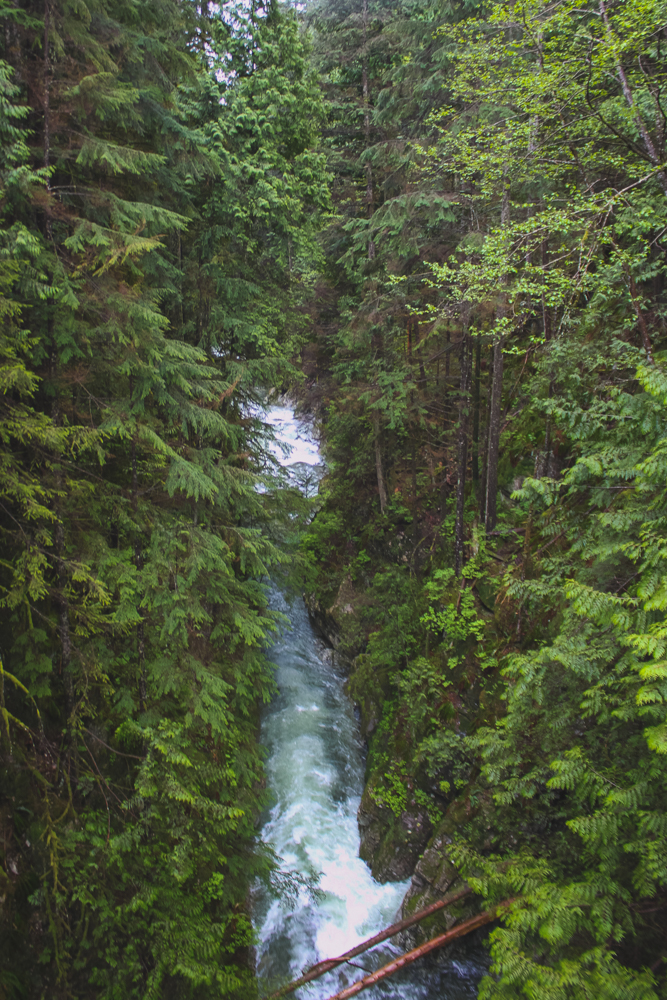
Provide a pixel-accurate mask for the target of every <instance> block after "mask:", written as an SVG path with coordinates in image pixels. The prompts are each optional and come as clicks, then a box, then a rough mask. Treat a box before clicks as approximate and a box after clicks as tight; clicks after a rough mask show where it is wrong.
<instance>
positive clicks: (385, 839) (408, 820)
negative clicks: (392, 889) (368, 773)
mask: <svg viewBox="0 0 667 1000" xmlns="http://www.w3.org/2000/svg"><path fill="white" fill-rule="evenodd" d="M357 822H358V824H359V837H360V844H359V857H360V858H362V859H363V860H364V861H365V862H366V864H367V865H368V867H369V868H370V870H371V872H372V873H373V878H374V879H376V880H377V881H378V882H402V881H403V880H404V879H406V878H409V877H410V876H411V875H412V873H413V871H414V870H415V865H416V864H417V861H418V860H419V856H420V854H421V852H422V851H423V850H424V848H425V846H426V844H427V843H428V839H429V837H430V835H431V832H432V829H433V828H432V826H431V822H430V820H429V818H428V813H427V812H426V810H425V809H422V808H420V807H419V806H418V805H417V804H416V803H414V802H409V803H408V806H407V808H406V809H405V810H404V811H403V812H402V813H401V814H400V816H395V815H394V813H393V812H392V811H391V809H388V808H386V807H384V806H379V805H378V804H377V803H376V802H375V800H374V799H373V795H372V788H371V786H370V785H366V788H365V789H364V794H363V796H362V798H361V803H360V805H359V810H358V812H357Z"/></svg>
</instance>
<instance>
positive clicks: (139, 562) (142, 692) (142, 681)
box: [130, 388, 148, 712]
mask: <svg viewBox="0 0 667 1000" xmlns="http://www.w3.org/2000/svg"><path fill="white" fill-rule="evenodd" d="M131 391H132V389H131V388H130V392H131ZM131 457H132V513H133V514H134V515H135V521H136V514H137V510H138V506H139V476H138V473H137V442H136V440H134V441H133V442H132V452H131ZM135 532H136V535H135V539H134V565H135V566H136V568H137V572H139V573H140V572H141V570H142V569H143V568H144V559H143V554H142V551H141V541H140V539H139V526H138V525H136V524H135ZM137 612H138V614H139V615H140V616H141V621H140V622H139V624H138V625H137V664H138V671H139V704H140V706H141V710H142V711H143V712H145V711H146V707H147V698H148V680H147V677H146V641H145V635H144V621H143V615H142V613H141V607H138V608H137Z"/></svg>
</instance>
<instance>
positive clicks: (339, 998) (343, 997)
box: [327, 899, 513, 1000]
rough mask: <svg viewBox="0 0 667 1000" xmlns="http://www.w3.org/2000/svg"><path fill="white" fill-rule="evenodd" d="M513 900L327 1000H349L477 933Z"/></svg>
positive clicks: (410, 953)
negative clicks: (430, 954)
mask: <svg viewBox="0 0 667 1000" xmlns="http://www.w3.org/2000/svg"><path fill="white" fill-rule="evenodd" d="M511 902H513V900H511V899H508V900H507V901H506V902H504V903H501V904H500V905H499V906H496V907H494V909H493V910H485V911H484V913H479V914H478V915H477V916H476V917H471V918H470V920H464V922H463V923H462V924H459V925H458V927H453V928H452V929H451V931H447V932H446V933H445V934H439V935H438V937H434V938H431V940H430V941H427V942H426V944H422V945H420V946H419V948H413V949H412V951H408V952H406V953H405V954H404V955H399V957H398V958H395V959H394V961H393V962H389V963H388V964H387V965H383V966H382V968H381V969H378V970H377V971H376V972H371V974H370V975H368V976H365V977H364V978H363V979H358V980H357V982H356V983H352V985H351V986H346V987H345V989H344V990H341V991H340V993H334V994H332V995H331V996H330V997H327V1000H347V998H348V997H353V996H355V995H356V994H357V993H361V991H362V990H367V989H368V987H369V986H374V985H375V983H378V982H380V980H381V979H386V977H387V976H393V974H394V973H395V972H398V971H399V969H403V968H404V967H405V966H406V965H410V963H411V962H415V961H416V960H417V959H418V958H422V956H423V955H428V953H429V952H430V951H434V950H435V949H436V948H442V946H443V945H445V944H449V942H450V941H453V940H454V939H455V938H458V937H463V936H464V935H465V934H470V933H471V931H476V930H477V929H478V927H483V926H484V924H489V923H491V921H492V920H495V919H496V918H497V916H498V912H499V911H500V910H501V909H502V908H503V907H506V906H509V904H510V903H511Z"/></svg>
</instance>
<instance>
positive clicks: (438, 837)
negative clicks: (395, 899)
mask: <svg viewBox="0 0 667 1000" xmlns="http://www.w3.org/2000/svg"><path fill="white" fill-rule="evenodd" d="M453 826H454V822H453V817H451V816H446V817H445V819H444V820H443V821H442V823H441V824H440V825H439V826H438V829H437V830H436V831H435V833H434V835H433V837H432V838H431V840H430V842H429V844H428V847H427V848H426V850H425V851H424V853H423V854H422V856H421V857H420V858H419V860H418V861H417V864H416V866H415V870H414V873H413V876H412V883H411V885H410V888H409V889H408V891H407V892H406V894H405V898H404V900H403V905H402V907H401V918H405V917H409V916H411V915H412V914H413V913H417V912H418V911H419V910H423V909H424V908H425V907H427V906H429V905H430V904H431V903H434V902H435V901H436V900H437V899H442V897H443V896H446V895H448V894H452V893H455V892H458V891H459V890H460V889H463V888H464V886H465V882H464V881H463V879H462V878H461V876H460V875H459V873H458V871H457V870H456V868H455V866H454V864H453V863H452V861H451V858H450V857H449V853H448V847H449V845H450V844H451V842H452V838H451V836H450V833H449V832H448V831H449V830H450V829H451V828H452V827H453ZM478 912H479V901H478V900H477V898H476V897H475V896H472V895H471V896H467V897H466V898H465V899H462V900H461V901H460V902H459V903H455V904H454V905H453V906H449V907H446V908H445V909H444V910H439V911H438V912H437V913H435V914H434V915H433V916H432V917H428V918H427V919H426V920H422V921H420V923H418V924H415V925H414V926H413V927H410V928H409V929H408V930H407V931H403V932H402V933H401V934H399V935H398V937H397V939H396V941H397V944H399V945H400V947H402V948H405V949H406V950H408V949H410V948H416V947H417V946H418V945H420V944H423V943H424V942H425V941H428V940H429V939H430V938H433V937H436V936H437V935H438V934H443V933H444V932H445V931H447V930H449V929H450V927H452V926H453V925H454V924H455V923H458V922H459V921H460V920H465V919H467V918H468V917H471V916H473V915H474V914H475V913H478ZM477 936H478V935H475V937H477ZM464 941H465V939H462V940H461V942H457V943H455V944H453V945H452V947H454V948H456V950H457V954H458V952H459V950H461V949H462V948H465V947H467V946H466V945H465V944H464Z"/></svg>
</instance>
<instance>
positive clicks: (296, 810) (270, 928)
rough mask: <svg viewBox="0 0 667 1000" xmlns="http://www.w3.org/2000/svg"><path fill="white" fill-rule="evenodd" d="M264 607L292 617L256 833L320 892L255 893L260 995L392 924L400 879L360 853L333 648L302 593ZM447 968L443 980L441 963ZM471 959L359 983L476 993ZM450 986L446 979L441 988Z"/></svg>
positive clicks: (267, 734) (348, 713) (357, 782)
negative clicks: (293, 899) (290, 898)
mask: <svg viewBox="0 0 667 1000" xmlns="http://www.w3.org/2000/svg"><path fill="white" fill-rule="evenodd" d="M268 421H269V422H270V423H271V424H273V426H274V427H275V428H276V430H277V433H278V435H279V439H280V441H281V442H284V443H286V444H288V445H290V447H291V452H290V453H289V454H288V455H285V454H284V453H283V452H282V451H281V450H280V448H279V446H278V445H277V444H276V445H274V447H273V449H272V450H273V452H274V454H275V455H276V457H278V458H279V460H280V461H281V463H282V464H283V465H287V466H290V465H293V464H294V463H303V464H309V465H313V466H317V465H318V464H319V462H320V456H319V451H318V448H317V443H316V441H315V440H314V438H313V436H312V434H311V433H310V432H309V429H308V426H307V425H306V424H304V423H303V422H300V421H298V420H297V419H296V418H295V417H294V414H293V413H292V411H291V410H290V409H288V408H286V407H281V406H276V407H272V408H271V410H270V411H269V414H268ZM272 605H273V607H275V608H277V609H279V610H281V611H283V612H284V613H285V614H287V615H288V616H289V618H290V621H291V625H292V628H291V630H285V631H284V632H283V634H282V636H281V637H280V639H279V640H278V641H277V642H276V643H275V645H274V646H273V648H272V649H271V650H270V652H269V655H270V656H271V659H272V660H273V661H274V663H275V664H276V665H277V673H276V682H277V685H278V689H279V694H278V695H277V696H276V697H275V698H274V699H273V701H272V703H271V705H269V706H268V707H267V709H266V710H265V712H264V715H263V720H262V742H263V743H264V745H265V746H266V748H267V751H268V758H267V783H268V789H269V792H270V794H271V796H272V798H273V800H274V804H273V805H272V807H271V808H270V809H269V811H268V812H267V815H266V817H265V822H264V824H263V827H262V831H261V837H262V840H264V841H265V842H266V843H270V844H272V845H273V847H274V849H275V850H276V851H277V853H278V854H279V855H280V857H281V858H282V859H283V867H284V868H285V869H289V870H293V871H298V872H300V873H302V874H310V873H319V874H320V881H319V888H320V890H322V893H323V898H322V899H320V900H315V901H313V900H312V899H311V898H310V897H309V896H307V895H306V894H305V893H302V894H301V895H300V897H299V899H298V900H297V903H296V906H295V908H294V909H292V910H291V909H290V908H289V905H288V904H287V902H286V901H285V900H281V899H272V898H269V897H268V896H264V897H263V898H261V899H259V900H258V901H257V905H256V908H255V924H256V927H257V931H258V939H259V941H258V947H257V972H258V975H259V977H260V990H261V993H268V992H270V991H271V989H273V988H275V987H276V986H278V985H282V983H284V982H285V981H286V980H288V979H294V978H297V977H298V976H299V975H300V974H301V973H302V971H303V970H304V969H305V968H307V967H308V966H310V965H312V964H313V963H314V962H317V961H319V960H320V959H323V958H331V957H334V956H336V955H339V954H341V953H343V952H345V951H347V950H348V949H349V948H352V947H353V946H354V945H355V944H358V943H359V942H360V941H362V940H363V939H364V938H367V937H370V936H371V935H373V934H376V933H377V932H378V931H380V930H381V929H382V928H384V927H386V926H387V925H388V924H391V923H392V922H393V921H394V920H395V919H396V916H397V911H398V909H399V907H400V905H401V902H402V899H403V896H404V894H405V892H406V890H407V887H408V885H409V882H401V883H396V882H394V883H387V884H385V885H381V884H379V883H378V882H376V881H375V880H374V879H373V877H372V875H371V873H370V869H369V868H368V866H367V865H366V864H365V863H364V862H363V861H362V860H361V858H360V857H359V830H358V827H357V809H358V807H359V802H360V800H361V793H362V791H363V778H364V761H363V746H362V743H361V739H360V735H359V727H358V725H357V722H356V720H355V717H354V713H353V709H352V705H351V703H350V701H349V699H348V698H347V697H346V695H345V692H344V687H343V686H344V676H343V675H342V673H341V672H340V671H339V670H338V669H336V666H335V663H334V662H333V658H332V654H331V651H330V650H328V649H326V647H325V646H324V644H323V642H322V641H321V640H320V639H319V638H318V637H317V635H316V633H315V632H314V630H313V628H312V626H311V624H310V621H309V619H308V615H307V612H306V609H305V607H304V605H303V602H302V601H300V600H298V601H295V602H294V604H293V605H292V606H291V607H290V606H288V604H287V602H286V601H285V599H284V598H283V597H282V596H281V595H280V594H278V593H275V594H274V597H273V600H272ZM397 953H398V949H396V948H395V946H393V945H391V944H387V945H383V946H382V948H379V949H375V950H374V951H373V952H372V953H366V954H365V955H361V956H359V958H358V959H355V962H356V963H357V964H358V966H361V968H355V967H352V966H350V965H344V966H341V967H339V969H338V970H335V971H333V972H329V973H327V974H326V975H325V976H323V977H322V978H321V979H319V980H316V981H315V982H314V983H312V984H310V985H309V986H308V987H304V988H302V989H300V990H298V991H297V993H296V997H297V1000H299V998H305V997H306V996H307V997H312V998H314V1000H322V998H326V997H329V996H331V995H332V994H334V993H336V992H337V990H339V989H341V988H342V987H343V986H344V985H347V984H348V983H350V982H353V981H355V980H356V979H359V978H361V977H362V976H363V975H364V973H363V971H361V969H362V968H363V969H369V970H370V969H375V968H377V967H378V966H380V965H382V964H384V963H385V962H387V961H389V960H390V957H392V956H393V955H395V954H397ZM443 972H446V987H447V988H445V989H443V978H442V973H443ZM478 978H479V966H478V965H476V964H475V963H466V962H461V961H460V960H459V961H458V962H451V963H448V964H447V966H446V968H445V967H443V966H442V963H440V965H439V966H438V969H437V971H436V969H435V967H433V966H432V965H423V964H422V966H421V968H420V969H419V970H417V969H416V967H414V966H413V967H412V970H411V971H410V973H408V974H406V973H401V974H400V977H399V976H397V977H392V978H391V979H387V980H385V981H384V982H383V983H381V984H379V985H378V986H377V987H374V988H373V989H372V990H369V991H367V992H366V993H365V994H364V996H365V997H367V998H368V1000H377V998H379V997H380V996H382V997H385V998H398V997H402V998H405V1000H426V998H430V997H433V998H435V997H438V998H443V1000H444V998H447V1000H449V998H451V1000H454V998H463V997H474V996H476V988H475V985H474V984H475V983H476V981H477V980H478ZM450 987H451V989H450Z"/></svg>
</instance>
